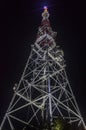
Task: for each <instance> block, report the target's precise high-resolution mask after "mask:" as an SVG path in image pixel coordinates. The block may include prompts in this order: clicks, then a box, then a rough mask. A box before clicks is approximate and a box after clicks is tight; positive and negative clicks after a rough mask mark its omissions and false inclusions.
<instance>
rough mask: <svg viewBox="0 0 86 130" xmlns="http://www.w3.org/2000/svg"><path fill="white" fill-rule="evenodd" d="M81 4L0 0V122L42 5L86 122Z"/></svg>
mask: <svg viewBox="0 0 86 130" xmlns="http://www.w3.org/2000/svg"><path fill="white" fill-rule="evenodd" d="M83 4H84V3H83V2H81V1H79V0H72V1H71V0H67V1H66V0H21V1H18V0H2V1H0V121H1V119H2V117H3V115H4V113H5V111H6V109H7V107H8V105H9V102H10V100H11V98H12V95H13V90H12V88H13V86H14V84H15V83H18V82H19V79H20V77H21V74H22V72H23V69H24V67H25V64H26V61H27V58H28V56H29V54H30V50H31V47H30V45H31V44H33V43H34V41H35V38H36V33H37V30H38V26H39V25H40V22H41V13H42V11H43V6H44V5H47V6H48V8H49V12H50V22H51V26H52V28H53V30H54V31H56V32H58V34H57V39H56V42H57V44H58V45H60V47H61V48H62V49H63V51H64V54H65V60H66V65H67V67H66V71H67V75H68V77H69V81H70V84H71V87H72V89H73V92H74V94H75V97H76V100H77V103H78V105H79V108H80V111H81V113H82V116H83V117H84V120H85V121H86V88H85V87H86V86H85V80H86V79H85V73H86V71H85V53H84V52H85V51H84V48H85V40H84V25H85V24H84V17H85V15H84V8H83ZM85 37H86V36H85Z"/></svg>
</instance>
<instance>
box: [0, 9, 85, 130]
mask: <svg viewBox="0 0 86 130" xmlns="http://www.w3.org/2000/svg"><path fill="white" fill-rule="evenodd" d="M42 17H43V18H42V22H41V25H40V27H39V29H38V33H37V39H36V41H35V43H34V45H32V50H31V53H30V56H29V58H28V61H27V63H26V66H25V69H24V71H23V74H22V76H21V79H20V81H19V83H18V85H15V86H14V88H13V90H14V95H13V98H12V100H11V102H10V105H9V107H8V109H7V111H6V114H5V116H4V118H3V121H2V123H1V125H0V130H26V127H27V126H30V127H33V128H34V129H37V126H38V127H39V126H40V125H42V122H43V121H46V122H48V123H49V124H50V128H49V130H50V129H51V125H52V122H53V120H54V119H55V118H58V117H61V118H63V119H64V120H67V121H68V122H69V123H76V124H77V125H80V124H82V125H83V127H84V128H85V123H84V121H83V118H82V116H81V113H80V110H79V107H78V105H77V102H76V99H75V97H74V94H73V92H72V89H71V86H70V83H69V81H68V78H67V74H66V71H65V66H66V65H65V61H64V53H63V51H62V50H61V49H60V48H59V46H56V43H55V37H56V32H53V31H52V28H51V26H50V22H49V12H48V10H47V7H45V8H44V12H43V13H42ZM35 127H36V128H35Z"/></svg>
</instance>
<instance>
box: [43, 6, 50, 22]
mask: <svg viewBox="0 0 86 130" xmlns="http://www.w3.org/2000/svg"><path fill="white" fill-rule="evenodd" d="M49 15H50V14H49V12H48V7H47V6H44V12H43V13H42V17H43V20H44V19H48V18H49Z"/></svg>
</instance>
